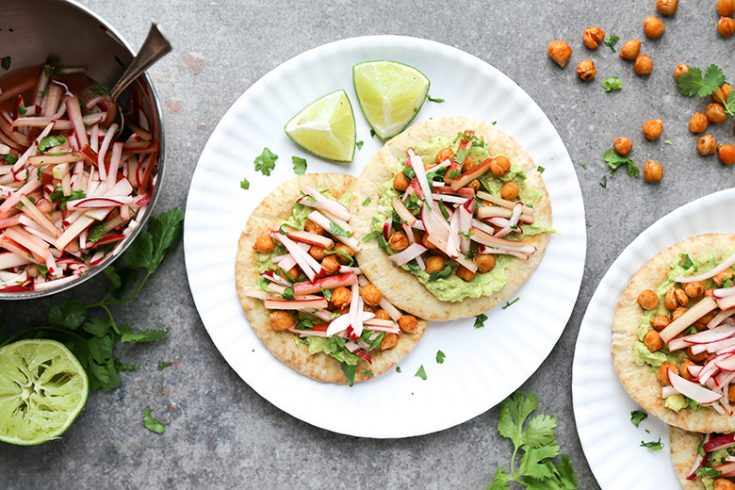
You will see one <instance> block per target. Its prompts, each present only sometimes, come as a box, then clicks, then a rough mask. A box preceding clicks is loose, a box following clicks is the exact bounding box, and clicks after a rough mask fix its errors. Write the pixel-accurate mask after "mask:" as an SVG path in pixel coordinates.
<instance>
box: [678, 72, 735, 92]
mask: <svg viewBox="0 0 735 490" xmlns="http://www.w3.org/2000/svg"><path fill="white" fill-rule="evenodd" d="M723 83H725V74H724V72H723V71H722V69H721V68H720V67H719V66H717V65H710V66H709V67H708V68H707V70H705V72H704V75H703V74H702V70H700V69H699V68H695V67H691V68H689V71H687V72H686V73H684V74H683V75H682V76H680V77H679V78H677V79H676V85H677V86H678V87H679V93H680V94H681V95H683V96H685V97H694V96H695V95H696V96H699V97H707V96H708V95H712V94H713V93H715V92H716V91H717V89H718V88H720V87H721V86H722V84H723Z"/></svg>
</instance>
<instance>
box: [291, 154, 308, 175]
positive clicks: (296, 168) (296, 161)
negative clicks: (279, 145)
mask: <svg viewBox="0 0 735 490" xmlns="http://www.w3.org/2000/svg"><path fill="white" fill-rule="evenodd" d="M291 163H292V164H293V173H295V174H296V175H304V174H305V173H306V159H304V158H301V157H296V156H292V157H291Z"/></svg>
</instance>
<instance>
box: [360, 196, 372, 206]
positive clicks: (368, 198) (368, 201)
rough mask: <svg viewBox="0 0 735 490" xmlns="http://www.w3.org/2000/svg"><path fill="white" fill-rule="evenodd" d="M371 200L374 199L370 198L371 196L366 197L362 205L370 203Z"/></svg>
mask: <svg viewBox="0 0 735 490" xmlns="http://www.w3.org/2000/svg"><path fill="white" fill-rule="evenodd" d="M371 201H372V199H370V197H366V198H365V199H363V200H362V205H363V206H367V205H368V204H370V202H371Z"/></svg>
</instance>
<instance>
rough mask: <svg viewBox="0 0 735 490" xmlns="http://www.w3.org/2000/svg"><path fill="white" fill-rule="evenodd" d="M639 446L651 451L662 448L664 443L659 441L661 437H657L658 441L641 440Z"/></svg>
mask: <svg viewBox="0 0 735 490" xmlns="http://www.w3.org/2000/svg"><path fill="white" fill-rule="evenodd" d="M641 447H645V448H648V449H650V450H651V451H660V450H662V449H663V448H664V445H663V443H662V442H661V438H660V437H659V438H658V441H650V442H643V441H641Z"/></svg>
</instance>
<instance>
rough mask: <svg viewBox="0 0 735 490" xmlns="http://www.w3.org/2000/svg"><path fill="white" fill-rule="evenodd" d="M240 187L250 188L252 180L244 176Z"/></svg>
mask: <svg viewBox="0 0 735 490" xmlns="http://www.w3.org/2000/svg"><path fill="white" fill-rule="evenodd" d="M240 189H244V190H248V189H250V181H249V180H248V179H247V177H243V178H242V180H241V181H240Z"/></svg>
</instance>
